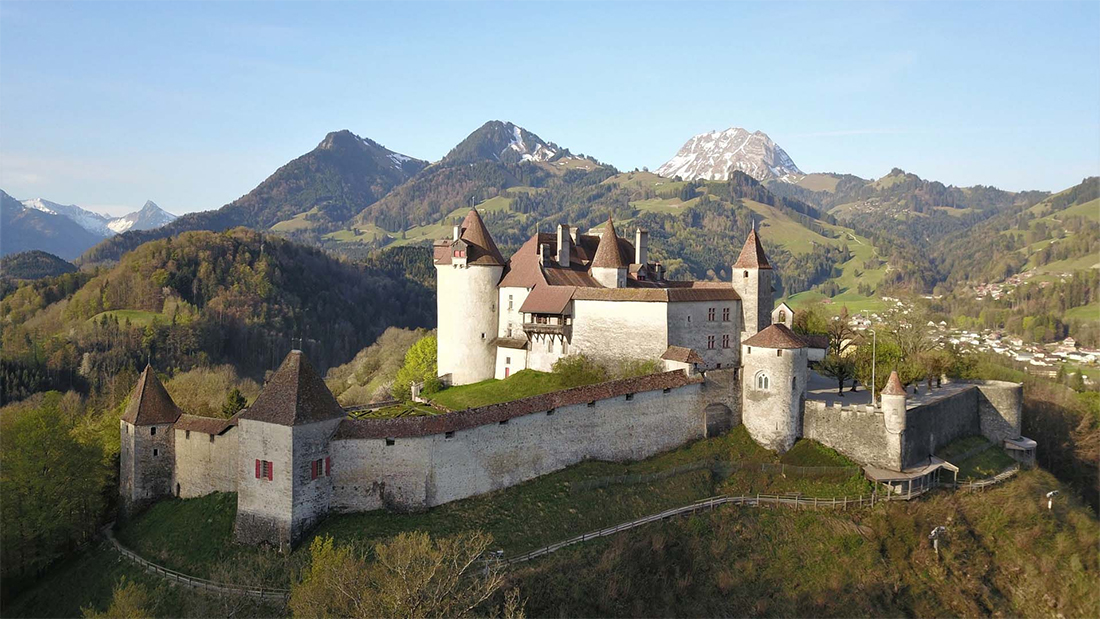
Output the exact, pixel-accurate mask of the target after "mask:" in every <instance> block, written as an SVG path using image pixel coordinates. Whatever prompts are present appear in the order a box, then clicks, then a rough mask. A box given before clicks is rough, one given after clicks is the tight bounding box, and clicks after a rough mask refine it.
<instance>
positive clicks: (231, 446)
mask: <svg viewBox="0 0 1100 619" xmlns="http://www.w3.org/2000/svg"><path fill="white" fill-rule="evenodd" d="M174 432H175V443H176V467H175V473H176V475H175V480H174V481H173V483H172V487H173V491H174V489H175V488H177V487H178V488H179V496H180V497H181V498H185V499H188V498H191V497H197V496H203V495H206V494H210V493H211V492H236V491H237V428H229V429H228V430H226V432H225V433H224V434H221V435H214V436H211V435H210V434H207V433H205V432H198V431H195V430H192V431H190V433H189V432H188V431H186V430H180V429H175V430H174ZM189 434H190V436H188V435H189Z"/></svg>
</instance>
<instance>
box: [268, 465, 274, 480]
mask: <svg viewBox="0 0 1100 619" xmlns="http://www.w3.org/2000/svg"><path fill="white" fill-rule="evenodd" d="M273 479H275V463H274V462H268V463H267V481H271V480H273Z"/></svg>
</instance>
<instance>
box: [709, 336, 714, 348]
mask: <svg viewBox="0 0 1100 619" xmlns="http://www.w3.org/2000/svg"><path fill="white" fill-rule="evenodd" d="M707 348H708V349H710V350H714V336H713V335H708V336H707Z"/></svg>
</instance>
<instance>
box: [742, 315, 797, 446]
mask: <svg viewBox="0 0 1100 619" xmlns="http://www.w3.org/2000/svg"><path fill="white" fill-rule="evenodd" d="M807 354H808V346H807V344H806V342H805V341H804V340H803V339H802V338H801V337H799V336H798V335H797V334H795V333H794V332H793V331H791V330H790V329H789V328H787V326H786V325H781V324H776V325H771V326H769V327H767V328H765V329H764V330H763V331H760V332H759V333H757V334H756V335H753V336H752V337H750V338H748V339H746V340H745V341H744V342H742V343H741V360H742V363H743V365H744V367H743V370H744V371H743V372H742V374H741V386H742V387H741V394H742V395H741V397H742V402H743V403H742V411H741V418H742V421H743V423H744V424H745V429H747V430H748V431H749V435H750V436H752V438H753V439H754V440H755V441H756V442H757V443H759V444H761V445H763V446H764V447H767V448H768V449H774V450H776V451H778V452H780V453H782V452H785V451H787V450H788V449H790V448H791V447H792V446H793V445H794V442H795V441H796V440H798V437H799V436H801V435H802V407H803V400H804V394H805V393H806V381H807V378H808V377H807V374H806V372H807V369H806V368H807V358H806V357H807Z"/></svg>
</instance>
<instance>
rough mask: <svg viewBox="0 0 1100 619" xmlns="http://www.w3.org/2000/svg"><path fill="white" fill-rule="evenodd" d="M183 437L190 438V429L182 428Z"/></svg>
mask: <svg viewBox="0 0 1100 619" xmlns="http://www.w3.org/2000/svg"><path fill="white" fill-rule="evenodd" d="M183 438H185V439H187V440H191V431H190V430H184V432H183Z"/></svg>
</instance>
